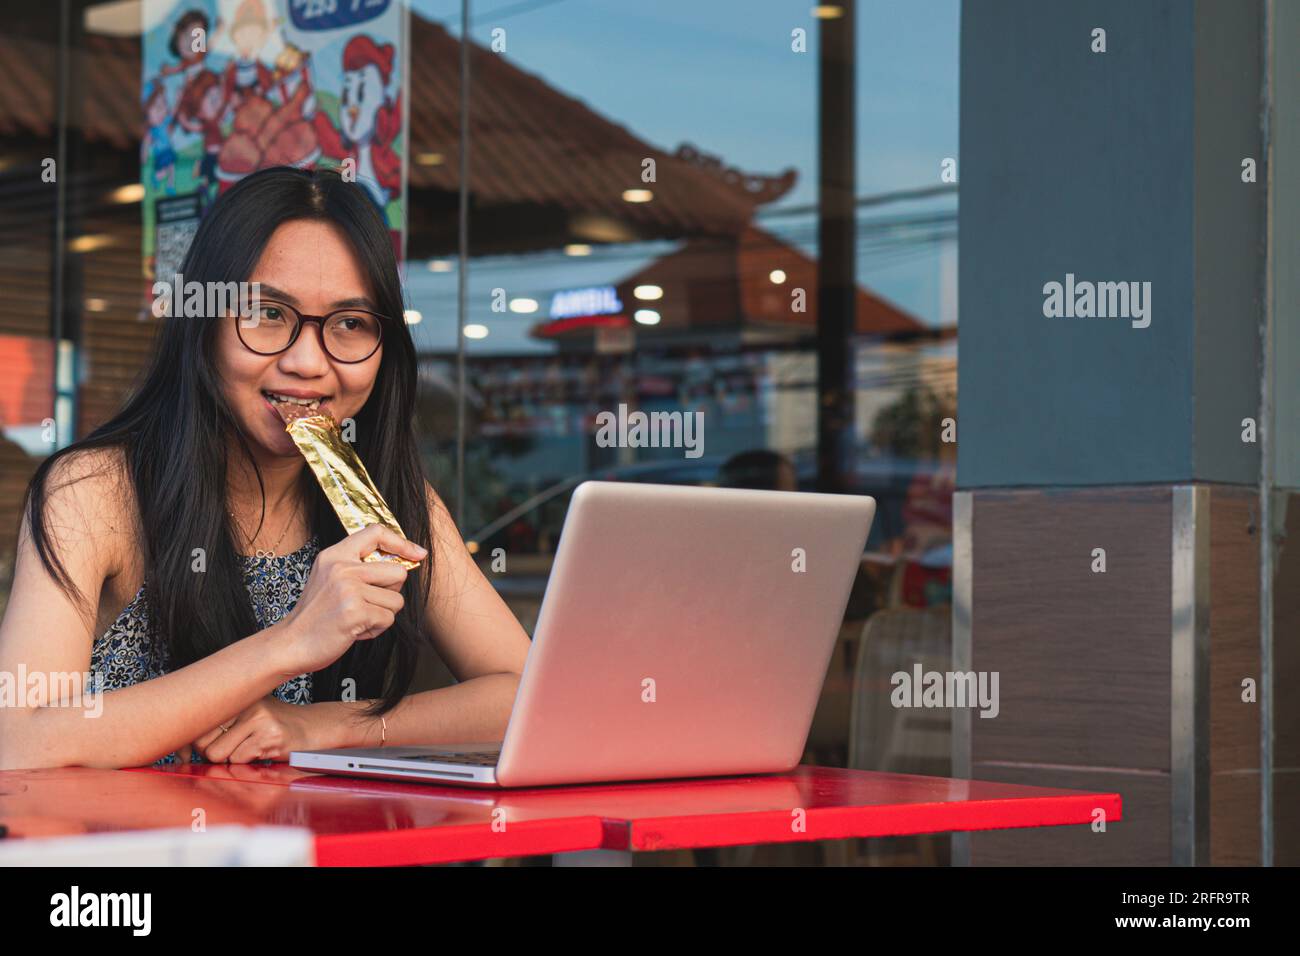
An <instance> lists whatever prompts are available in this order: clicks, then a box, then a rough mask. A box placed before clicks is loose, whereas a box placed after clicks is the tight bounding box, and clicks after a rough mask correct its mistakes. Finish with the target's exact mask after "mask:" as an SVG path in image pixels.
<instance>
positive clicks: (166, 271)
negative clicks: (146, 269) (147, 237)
mask: <svg viewBox="0 0 1300 956" xmlns="http://www.w3.org/2000/svg"><path fill="white" fill-rule="evenodd" d="M198 231H199V221H198V220H197V219H182V220H179V221H177V222H167V223H162V224H160V225H159V226H158V229H157V231H156V232H155V236H156V237H157V239H156V243H155V246H154V277H155V278H162V277H163V276H174V275H176V274H177V273H178V272H180V271H181V263H182V262H183V261H184V260H185V253H186V252H187V251H188V250H189V248H190V240H192V239H193V238H194V234H195V233H196V232H198Z"/></svg>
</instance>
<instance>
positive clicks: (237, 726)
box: [182, 697, 330, 763]
mask: <svg viewBox="0 0 1300 956" xmlns="http://www.w3.org/2000/svg"><path fill="white" fill-rule="evenodd" d="M329 720H330V718H329V710H328V709H327V708H324V707H320V706H318V705H316V704H286V703H285V702H284V701H282V700H278V699H276V698H275V697H264V698H262V699H261V700H259V701H257V703H255V704H253V705H251V706H250V707H247V708H245V709H244V710H243V712H241V713H240V714H239V716H237V717H235V718H234V722H233V723H232V722H231V721H228V720H227V721H225V723H224V726H225V727H226V728H227V729H226V730H222V729H221V727H214V728H212V730H210V731H208V732H207V733H206V734H204V735H203V736H202V737H200V738H199V739H198V740H196V741H194V744H193V749H194V750H195V751H196V752H198V753H200V754H202V755H203V759H204V760H207V761H209V762H210V763H252V762H253V761H254V760H279V761H285V760H288V759H289V753H290V751H293V750H319V749H322V748H324V747H326V746H328V744H329V741H330V733H329V731H330V728H329ZM182 762H184V759H183V758H182Z"/></svg>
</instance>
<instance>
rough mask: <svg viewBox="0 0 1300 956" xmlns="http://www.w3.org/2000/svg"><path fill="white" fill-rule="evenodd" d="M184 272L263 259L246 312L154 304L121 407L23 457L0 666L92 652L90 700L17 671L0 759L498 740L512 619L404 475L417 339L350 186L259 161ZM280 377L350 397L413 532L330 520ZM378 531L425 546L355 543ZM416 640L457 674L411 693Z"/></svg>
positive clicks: (242, 266)
mask: <svg viewBox="0 0 1300 956" xmlns="http://www.w3.org/2000/svg"><path fill="white" fill-rule="evenodd" d="M182 274H183V275H184V278H185V284H186V285H187V286H188V285H189V283H190V282H191V281H195V280H197V281H199V282H201V283H205V284H206V283H218V282H221V283H226V282H232V281H233V282H242V281H248V282H256V283H259V285H260V298H261V305H260V309H259V313H258V317H259V318H260V319H261V321H258V322H251V321H248V320H247V317H245V319H244V321H241V318H240V316H239V314H238V310H234V311H231V312H230V313H229V314H227V315H217V316H211V317H207V318H183V317H175V318H166V319H164V320H163V324H162V327H161V329H160V330H159V334H158V339H157V344H156V351H155V354H154V357H153V359H152V362H151V364H150V366H149V368H148V371H147V372H146V374H145V377H144V379H143V381H142V383H141V385H140V386H139V388H138V390H137V391H136V393H135V394H134V395H133V396H132V397H131V399H130V400H129V401H128V402H127V403H126V406H125V407H124V408H123V409H122V411H121V412H119V413H118V414H117V415H116V416H114V417H113V418H112V419H110V420H109V421H108V422H106V423H105V424H103V425H101V426H100V427H99V428H97V429H95V430H94V431H93V432H92V433H91V434H89V435H88V436H86V438H84V439H82V440H81V441H79V442H76V443H75V444H73V445H72V446H70V447H69V448H66V449H63V450H61V451H59V452H57V453H55V454H53V455H51V456H50V457H49V458H48V459H46V460H45V461H44V462H43V463H42V465H41V466H40V468H39V469H38V470H37V472H36V474H35V476H34V477H33V479H32V482H31V485H30V487H29V489H28V496H27V499H26V502H25V511H24V519H23V525H22V528H21V530H20V532H19V540H18V556H17V562H16V566H15V572H14V581H13V587H12V590H11V593H10V598H9V603H8V606H7V608H6V611H5V616H4V620H3V622H0V674H5V673H7V674H10V675H17V674H19V673H25V674H27V675H32V674H42V675H59V674H69V673H71V674H85V673H87V672H89V674H90V675H91V676H92V678H97V679H100V680H102V682H103V683H102V686H103V689H104V690H105V691H107V693H105V694H103V696H102V698H100V704H99V707H100V709H101V710H102V713H100V714H99V715H98V716H97V717H95V718H94V719H88V714H89V713H91V712H92V711H89V710H85V709H83V708H78V707H68V706H59V704H60V701H58V700H55V699H51V698H50V697H46V698H45V699H31V697H30V694H29V696H28V697H27V698H26V699H24V700H21V701H19V703H20V704H23V705H25V706H4V707H0V768H15V767H27V768H34V767H52V766H68V765H84V766H94V767H124V766H135V765H141V764H147V763H150V762H158V763H168V762H174V761H176V760H182V761H184V760H188V759H193V760H199V761H201V760H206V761H222V762H231V763H247V762H249V761H254V760H258V759H272V760H285V759H287V758H288V754H289V752H290V751H292V750H303V749H309V748H331V747H348V746H393V745H400V744H429V743H440V742H441V743H451V742H456V741H459V742H466V743H474V742H480V741H494V740H500V739H501V736H502V735H503V734H504V731H505V725H506V721H507V719H508V717H509V714H510V708H511V705H512V703H513V701H514V696H515V690H516V687H517V686H518V681H519V674H520V673H521V672H522V669H523V665H524V659H525V656H526V655H527V651H528V645H529V640H528V635H527V634H526V633H525V632H524V630H523V629H522V628H521V627H520V625H519V623H518V621H517V620H516V619H515V617H514V615H513V614H512V613H511V612H510V610H509V609H508V608H507V607H506V605H505V603H504V602H503V601H502V600H501V598H500V597H499V596H498V595H497V593H496V591H495V590H494V589H493V588H492V586H491V585H490V584H489V583H488V582H487V581H486V580H485V579H484V577H483V575H482V573H481V572H480V571H479V570H478V567H477V566H476V565H475V564H474V562H473V560H472V559H471V558H470V556H469V553H468V552H467V551H466V549H465V547H464V545H463V543H462V541H461V538H460V535H459V533H458V532H457V530H456V527H455V525H454V523H453V522H452V519H451V517H450V515H449V514H448V512H447V510H446V508H445V506H444V505H443V504H442V502H441V501H440V499H439V498H438V496H437V494H436V493H435V492H434V491H433V489H432V488H431V487H430V486H429V485H428V483H427V482H426V481H425V480H424V478H423V475H422V473H421V468H420V464H419V458H418V455H417V450H416V440H415V428H414V423H413V421H412V415H411V409H412V408H413V407H414V406H415V397H416V358H415V349H414V346H413V344H412V341H411V337H410V333H409V331H408V330H407V328H406V325H405V322H404V321H403V319H402V315H403V309H402V307H403V302H402V292H401V286H400V281H399V278H398V272H397V264H396V261H395V259H394V256H393V251H392V244H391V241H390V238H389V233H388V229H387V228H386V226H385V225H384V223H383V222H382V221H381V220H380V217H379V215H378V213H377V212H376V211H375V208H374V205H373V204H372V203H371V202H370V200H369V198H368V197H367V196H366V194H365V192H364V191H363V189H362V187H360V186H358V185H356V184H352V183H346V182H343V181H342V180H341V179H340V178H339V177H338V175H337V174H333V173H328V172H308V171H305V170H298V169H291V168H287V167H279V168H274V169H267V170H264V171H262V172H258V173H255V174H253V175H251V176H249V177H247V178H246V179H244V180H242V181H241V182H239V184H238V185H236V186H235V187H234V188H233V189H231V190H230V191H229V192H228V193H226V194H225V195H224V196H223V197H222V198H221V199H220V200H218V201H217V202H216V203H215V204H214V205H213V207H212V209H211V210H210V212H209V213H208V215H207V216H206V217H205V218H204V220H203V223H202V225H201V226H200V227H199V230H198V233H197V235H196V236H195V238H194V241H193V244H192V245H191V247H190V250H189V252H188V254H187V255H186V257H185V261H184V264H183V266H182ZM159 278H160V279H162V280H166V279H168V278H170V277H161V276H160V277H159ZM206 287H207V286H206V285H205V288H206ZM173 311H174V312H178V311H180V310H179V309H177V310H173ZM286 401H289V402H317V401H318V402H319V407H320V409H321V411H323V412H327V413H329V414H330V415H332V416H333V417H334V418H335V419H336V420H337V421H340V422H342V421H344V420H345V419H349V418H350V419H352V420H353V423H354V427H355V434H354V436H353V441H352V445H353V447H354V448H355V449H356V450H357V453H358V454H359V455H360V457H361V459H362V461H363V462H365V465H366V468H367V470H368V471H369V473H370V476H371V477H372V478H373V479H374V481H375V484H376V485H377V486H378V487H379V490H380V492H381V493H382V494H383V495H384V498H385V500H386V501H387V502H388V504H389V507H390V508H391V509H392V511H393V513H394V515H395V517H396V518H397V520H398V522H399V523H400V524H401V526H402V529H403V531H404V532H405V534H406V536H407V538H403V537H401V536H399V535H396V534H394V533H392V532H390V531H386V530H383V529H381V528H380V527H379V526H372V527H370V528H367V529H366V530H364V531H362V532H359V533H357V534H355V535H352V536H350V537H349V536H345V535H344V533H343V529H342V527H341V525H340V524H339V522H338V519H337V518H336V516H335V514H334V512H333V510H332V509H331V507H330V505H329V503H328V502H327V501H326V499H325V498H324V495H323V494H322V493H321V491H320V488H319V486H318V485H317V483H316V481H315V479H314V478H313V476H312V475H311V473H310V471H309V470H308V469H307V467H306V465H305V462H304V460H303V458H302V456H301V454H300V453H299V452H298V450H297V448H296V447H295V446H294V444H293V442H292V440H291V439H290V438H289V436H288V435H287V434H286V433H285V431H284V425H283V423H282V421H281V418H280V415H279V413H278V412H277V411H276V408H275V405H276V404H277V403H281V402H286ZM407 539H409V540H407ZM376 547H379V548H381V549H383V550H385V551H389V552H392V553H395V554H400V555H402V556H405V557H409V558H411V559H413V560H419V561H420V562H421V563H420V566H419V567H418V568H417V569H415V570H413V571H410V572H409V573H408V572H407V571H405V570H403V568H402V567H401V566H400V565H396V564H392V563H386V562H363V561H362V560H361V557H362V555H365V554H368V553H369V552H371V551H373V550H374V549H375V548H376ZM425 642H428V646H431V647H432V648H434V649H436V651H437V652H438V653H439V654H440V655H441V657H442V659H443V661H444V662H445V663H446V664H447V665H448V667H449V668H450V669H451V671H452V673H453V674H454V675H455V676H456V678H457V679H458V681H459V683H457V684H455V685H453V686H451V687H446V688H442V689H439V690H434V691H427V692H424V693H419V694H409V695H408V692H409V691H410V686H411V681H412V677H413V671H414V667H415V663H416V657H417V654H418V652H419V651H420V649H421V646H422V644H424V643H425ZM47 681H48V677H47ZM32 686H42V685H32ZM50 686H58V685H57V684H54V685H50ZM31 693H38V692H35V691H33V692H31Z"/></svg>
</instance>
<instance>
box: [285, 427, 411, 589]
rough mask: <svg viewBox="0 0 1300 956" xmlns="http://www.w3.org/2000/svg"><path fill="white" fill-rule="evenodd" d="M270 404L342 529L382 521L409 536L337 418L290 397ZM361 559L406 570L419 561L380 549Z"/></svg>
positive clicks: (352, 530) (352, 531)
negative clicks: (398, 565) (387, 563)
mask: <svg viewBox="0 0 1300 956" xmlns="http://www.w3.org/2000/svg"><path fill="white" fill-rule="evenodd" d="M272 407H274V408H275V410H276V411H277V412H279V414H280V418H281V419H282V420H283V421H284V430H285V431H286V432H288V433H289V437H290V438H292V439H293V443H294V444H295V445H297V446H298V451H300V452H301V453H302V456H303V458H305V459H307V466H308V467H309V468H311V472H312V474H313V475H315V476H316V481H317V482H319V483H320V487H321V491H323V492H324V493H325V497H326V498H328V499H329V503H330V505H331V506H332V507H333V508H334V513H335V514H336V515H338V517H339V523H340V524H342V525H343V530H344V531H346V532H347V533H348V534H356V533H357V532H358V531H360V530H362V529H363V528H368V527H370V525H372V524H382V525H383V526H384V527H386V528H388V529H389V530H391V531H394V532H396V533H397V534H400V535H402V537H406V535H405V534H402V526H401V525H399V524H398V523H397V519H396V518H395V517H393V512H392V511H391V510H389V507H388V504H387V503H386V502H385V501H384V498H383V496H382V495H381V494H380V493H379V489H378V488H376V487H375V483H374V482H373V481H371V480H370V475H369V474H368V473H367V472H366V466H365V465H363V464H362V463H361V459H360V458H359V457H357V453H356V451H355V450H353V448H352V446H351V445H349V444H348V443H347V442H346V441H344V440H343V435H342V433H341V432H340V431H339V426H338V423H336V422H335V421H334V419H333V418H332V417H331V416H330V415H328V414H322V413H321V412H319V411H317V410H316V409H312V408H308V407H307V406H306V405H295V404H293V403H290V402H273V403H272ZM361 560H362V561H392V562H394V563H396V564H400V565H401V566H402V567H404V568H406V569H407V570H408V571H409V570H411V569H412V568H417V567H419V566H420V565H419V562H418V561H410V560H408V559H406V558H403V557H400V556H398V555H396V554H389V553H388V552H387V551H381V550H379V549H376V550H374V551H372V552H370V554H367V555H366V556H365V557H364V558H362V559H361Z"/></svg>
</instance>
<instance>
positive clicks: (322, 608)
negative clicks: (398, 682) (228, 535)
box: [276, 524, 428, 680]
mask: <svg viewBox="0 0 1300 956" xmlns="http://www.w3.org/2000/svg"><path fill="white" fill-rule="evenodd" d="M376 548H379V549H381V550H383V551H387V552H388V553H389V554H396V555H399V556H401V557H404V558H408V559H410V560H412V561H420V560H423V559H424V557H425V555H426V554H428V552H427V551H426V550H425V549H424V548H422V547H420V546H419V545H417V544H413V543H411V542H410V541H407V540H406V539H405V538H403V537H402V536H401V535H399V534H395V533H393V532H392V531H389V530H388V529H387V528H385V527H384V526H383V525H378V524H374V525H371V526H370V527H368V528H366V529H365V530H364V531H358V532H357V533H356V534H352V535H348V536H347V537H346V538H344V539H343V540H342V541H340V542H339V543H338V544H335V545H332V546H331V547H328V548H326V549H325V550H324V551H322V552H321V553H320V554H318V555H317V556H316V562H315V564H313V565H312V569H311V574H310V575H308V577H307V585H306V587H304V588H303V592H302V596H301V597H300V598H299V599H298V603H297V604H295V605H294V608H293V610H292V611H290V612H289V613H288V614H287V615H285V617H284V619H283V620H281V621H280V622H279V624H277V625H276V627H278V628H280V630H281V633H282V634H283V635H284V642H285V643H284V648H283V650H284V661H285V663H284V665H283V666H284V674H285V679H286V680H288V679H289V678H291V677H296V676H298V675H299V674H305V673H310V672H312V671H318V670H320V669H321V668H323V667H327V666H329V665H330V664H332V663H334V662H335V661H336V660H338V659H339V658H340V657H342V656H343V654H344V653H345V652H346V651H347V649H348V648H349V647H351V646H352V642H353V641H366V640H370V639H371V638H373V637H377V636H378V635H380V634H382V633H384V631H386V630H388V629H389V628H390V627H392V626H393V621H394V620H395V619H396V617H397V612H398V611H400V610H401V609H402V605H403V603H404V601H403V598H402V594H401V589H402V584H403V583H404V582H405V581H406V569H405V568H403V567H402V566H401V565H400V564H397V563H395V562H392V561H362V560H361V558H362V556H363V555H367V554H370V553H371V552H372V551H374V550H375V549H376Z"/></svg>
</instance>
